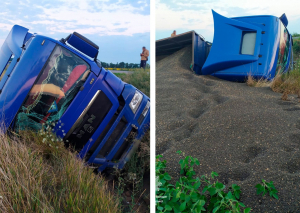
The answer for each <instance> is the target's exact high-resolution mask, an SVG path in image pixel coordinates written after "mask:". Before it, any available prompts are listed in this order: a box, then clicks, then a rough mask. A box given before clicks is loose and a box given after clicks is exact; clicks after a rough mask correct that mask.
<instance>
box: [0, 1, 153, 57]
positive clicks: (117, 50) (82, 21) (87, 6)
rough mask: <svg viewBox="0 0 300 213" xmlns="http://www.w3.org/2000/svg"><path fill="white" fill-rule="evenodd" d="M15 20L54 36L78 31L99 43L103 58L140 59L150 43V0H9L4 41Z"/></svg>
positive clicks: (4, 8)
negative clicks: (143, 49) (143, 48)
mask: <svg viewBox="0 0 300 213" xmlns="http://www.w3.org/2000/svg"><path fill="white" fill-rule="evenodd" d="M15 24H18V25H21V26H24V27H26V28H28V29H29V31H30V32H32V33H38V34H41V35H45V36H49V37H51V38H54V39H61V38H65V37H67V36H68V35H69V34H70V33H72V32H74V31H76V32H78V33H80V34H82V35H84V36H85V37H87V38H88V39H90V40H91V41H93V42H94V43H96V44H97V45H98V46H99V50H100V52H99V55H98V58H99V59H100V60H101V61H104V62H108V63H110V62H112V63H116V62H122V61H123V62H125V63H126V62H128V63H139V62H140V56H139V54H140V53H141V52H142V47H143V46H146V47H147V48H148V49H149V47H150V0H136V1H130V0H64V1H63V0H21V1H5V3H2V4H1V12H0V45H1V44H2V43H3V41H4V40H5V38H6V36H7V35H8V33H9V31H10V29H11V27H12V26H13V25H15Z"/></svg>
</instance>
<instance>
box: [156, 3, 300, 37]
mask: <svg viewBox="0 0 300 213" xmlns="http://www.w3.org/2000/svg"><path fill="white" fill-rule="evenodd" d="M212 9H213V10H215V11H216V12H217V13H219V14H221V15H223V16H226V17H237V16H251V15H274V16H277V17H280V16H281V15H282V14H283V13H285V14H286V16H287V18H288V20H289V25H288V30H289V31H290V33H294V32H297V33H300V12H299V0H288V1H287V0H280V1H278V0H156V5H155V13H156V26H155V28H156V32H155V37H156V38H155V39H156V40H158V39H162V38H166V37H169V36H170V35H171V33H172V32H173V30H176V31H177V34H180V33H183V32H187V31H190V30H195V31H196V32H197V33H199V34H201V35H202V36H204V38H205V39H206V40H207V41H211V42H212V41H213V35H214V22H213V17H212V12H211V10H212Z"/></svg>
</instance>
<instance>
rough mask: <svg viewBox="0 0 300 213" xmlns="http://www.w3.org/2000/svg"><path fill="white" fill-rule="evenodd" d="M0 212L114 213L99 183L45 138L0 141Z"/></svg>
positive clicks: (113, 200)
mask: <svg viewBox="0 0 300 213" xmlns="http://www.w3.org/2000/svg"><path fill="white" fill-rule="evenodd" d="M0 173H1V174H0V196H1V197H0V199H1V200H0V211H1V212H112V213H114V212H120V207H119V198H118V197H116V196H114V195H113V194H112V193H111V192H110V191H109V190H108V187H107V183H106V182H105V181H104V179H103V178H102V177H101V176H99V175H95V174H94V173H93V170H92V169H90V168H88V167H86V166H85V165H84V162H83V161H82V160H80V159H79V158H77V157H76V154H75V153H73V152H70V151H69V150H67V149H65V147H64V145H63V143H62V142H58V139H57V138H55V136H54V135H53V134H51V133H49V132H40V133H39V134H36V133H33V132H30V131H27V132H20V133H19V135H16V134H14V135H12V136H10V137H8V136H7V135H0Z"/></svg>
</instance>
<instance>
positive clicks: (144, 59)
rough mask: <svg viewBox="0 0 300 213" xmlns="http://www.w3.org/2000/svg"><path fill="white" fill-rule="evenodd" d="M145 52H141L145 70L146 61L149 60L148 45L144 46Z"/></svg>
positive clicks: (142, 65) (142, 66)
mask: <svg viewBox="0 0 300 213" xmlns="http://www.w3.org/2000/svg"><path fill="white" fill-rule="evenodd" d="M142 49H143V52H142V53H141V54H140V56H141V68H143V69H144V70H145V68H146V63H147V61H148V57H149V50H147V49H146V47H143V48H142Z"/></svg>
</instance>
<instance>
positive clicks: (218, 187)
mask: <svg viewBox="0 0 300 213" xmlns="http://www.w3.org/2000/svg"><path fill="white" fill-rule="evenodd" d="M215 187H216V188H217V189H221V190H222V189H224V188H225V186H224V184H223V183H220V182H217V183H216V184H215Z"/></svg>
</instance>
